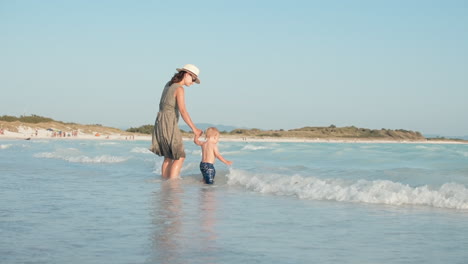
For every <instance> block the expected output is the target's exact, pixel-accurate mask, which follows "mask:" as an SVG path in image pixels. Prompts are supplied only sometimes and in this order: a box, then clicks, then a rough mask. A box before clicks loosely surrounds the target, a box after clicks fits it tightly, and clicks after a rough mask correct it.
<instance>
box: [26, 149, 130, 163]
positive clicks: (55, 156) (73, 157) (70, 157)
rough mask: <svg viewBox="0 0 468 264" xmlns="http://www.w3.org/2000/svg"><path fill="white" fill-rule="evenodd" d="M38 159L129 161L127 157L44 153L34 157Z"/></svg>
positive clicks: (97, 161)
mask: <svg viewBox="0 0 468 264" xmlns="http://www.w3.org/2000/svg"><path fill="white" fill-rule="evenodd" d="M34 157H36V158H47V159H61V160H66V161H68V162H72V163H120V162H124V161H127V160H128V158H126V157H116V156H109V155H101V156H96V157H88V156H84V155H63V154H61V153H57V152H42V153H37V154H35V155H34Z"/></svg>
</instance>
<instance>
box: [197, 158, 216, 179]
mask: <svg viewBox="0 0 468 264" xmlns="http://www.w3.org/2000/svg"><path fill="white" fill-rule="evenodd" d="M200 171H201V173H202V174H203V181H204V182H205V183H206V184H213V183H214V177H215V175H216V170H215V168H214V166H213V164H211V163H204V162H202V163H200Z"/></svg>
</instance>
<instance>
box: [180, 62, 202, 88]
mask: <svg viewBox="0 0 468 264" xmlns="http://www.w3.org/2000/svg"><path fill="white" fill-rule="evenodd" d="M176 70H177V71H178V72H180V71H186V72H190V73H191V74H193V75H195V77H196V79H195V82H196V83H198V84H200V79H198V75H199V74H200V70H199V69H198V68H197V66H195V65H193V64H185V65H184V67H182V68H177V69H176Z"/></svg>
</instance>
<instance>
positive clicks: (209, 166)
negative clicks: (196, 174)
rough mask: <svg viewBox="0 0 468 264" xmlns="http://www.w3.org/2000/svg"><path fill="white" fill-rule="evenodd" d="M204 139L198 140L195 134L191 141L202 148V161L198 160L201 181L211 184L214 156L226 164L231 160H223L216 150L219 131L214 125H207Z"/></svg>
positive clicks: (214, 172) (213, 173) (213, 175)
mask: <svg viewBox="0 0 468 264" xmlns="http://www.w3.org/2000/svg"><path fill="white" fill-rule="evenodd" d="M205 137H206V141H204V142H202V141H199V140H198V137H197V135H195V138H194V139H193V141H194V142H195V144H197V145H198V146H200V147H201V149H202V161H201V162H200V171H201V173H202V174H203V181H204V182H205V183H206V184H213V181H214V177H215V174H216V170H215V168H214V165H213V164H214V162H215V158H218V159H219V160H220V161H222V162H224V163H225V164H226V165H231V164H232V161H229V160H225V159H224V158H223V156H221V154H220V153H219V151H218V145H217V143H218V140H219V131H218V129H217V128H215V127H209V128H207V129H206V131H205Z"/></svg>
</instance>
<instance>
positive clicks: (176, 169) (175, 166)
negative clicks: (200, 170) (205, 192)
mask: <svg viewBox="0 0 468 264" xmlns="http://www.w3.org/2000/svg"><path fill="white" fill-rule="evenodd" d="M184 160H185V158H180V159H178V160H173V161H172V164H171V169H170V174H169V178H171V179H175V178H178V177H179V175H180V169H182V165H183V164H184Z"/></svg>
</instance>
